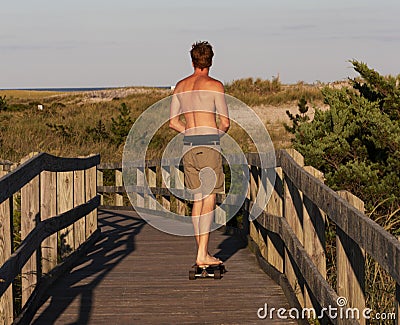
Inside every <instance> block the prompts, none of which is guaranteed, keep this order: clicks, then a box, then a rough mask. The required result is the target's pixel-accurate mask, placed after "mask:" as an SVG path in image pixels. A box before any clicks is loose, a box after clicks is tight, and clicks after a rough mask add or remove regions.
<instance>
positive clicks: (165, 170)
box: [161, 166, 171, 211]
mask: <svg viewBox="0 0 400 325" xmlns="http://www.w3.org/2000/svg"><path fill="white" fill-rule="evenodd" d="M161 172H162V184H161V187H162V188H168V189H169V188H170V186H171V169H170V166H161ZM161 200H162V202H161V203H162V206H163V207H164V209H166V210H168V211H171V194H168V195H162V198H161Z"/></svg>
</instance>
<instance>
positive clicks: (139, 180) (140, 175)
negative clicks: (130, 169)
mask: <svg viewBox="0 0 400 325" xmlns="http://www.w3.org/2000/svg"><path fill="white" fill-rule="evenodd" d="M136 185H137V186H141V187H142V190H141V191H138V192H137V194H136V206H137V207H139V208H144V207H145V206H144V203H145V202H144V192H143V187H144V167H137V168H136Z"/></svg>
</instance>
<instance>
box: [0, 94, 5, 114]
mask: <svg viewBox="0 0 400 325" xmlns="http://www.w3.org/2000/svg"><path fill="white" fill-rule="evenodd" d="M6 110H7V101H6V96H0V111H6Z"/></svg>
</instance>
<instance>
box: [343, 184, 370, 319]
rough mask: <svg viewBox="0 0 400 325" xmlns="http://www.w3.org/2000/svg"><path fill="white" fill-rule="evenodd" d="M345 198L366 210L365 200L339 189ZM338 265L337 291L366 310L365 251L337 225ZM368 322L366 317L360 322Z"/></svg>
mask: <svg viewBox="0 0 400 325" xmlns="http://www.w3.org/2000/svg"><path fill="white" fill-rule="evenodd" d="M338 194H339V195H340V197H342V198H344V199H345V200H346V201H348V202H349V203H350V204H352V205H354V207H355V208H357V209H358V210H360V211H361V212H364V202H363V201H361V200H360V199H359V198H358V197H356V196H354V195H353V194H351V193H350V192H347V191H339V192H338ZM336 265H337V280H336V281H337V293H338V294H339V296H342V297H345V298H346V299H347V305H348V306H350V307H354V308H358V310H364V308H365V253H364V250H363V249H361V248H360V247H359V246H358V245H357V243H356V242H354V240H352V239H351V238H350V237H349V236H347V234H346V233H345V232H344V231H343V230H342V229H340V227H338V226H337V227H336ZM365 323H366V320H365V318H361V319H360V324H361V325H363V324H365Z"/></svg>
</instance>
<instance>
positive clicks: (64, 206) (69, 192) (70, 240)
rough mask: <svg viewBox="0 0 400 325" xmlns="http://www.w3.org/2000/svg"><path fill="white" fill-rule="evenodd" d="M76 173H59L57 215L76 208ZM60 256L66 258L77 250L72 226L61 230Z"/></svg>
mask: <svg viewBox="0 0 400 325" xmlns="http://www.w3.org/2000/svg"><path fill="white" fill-rule="evenodd" d="M73 193H74V173H73V172H60V173H57V214H61V213H64V212H66V211H68V210H71V209H72V208H73V207H74V195H73ZM59 237H60V239H59V240H60V254H61V258H65V257H66V256H68V255H69V254H70V253H71V252H73V250H74V249H75V241H74V226H73V225H72V224H71V225H69V226H68V227H66V228H65V229H62V230H60V234H59Z"/></svg>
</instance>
